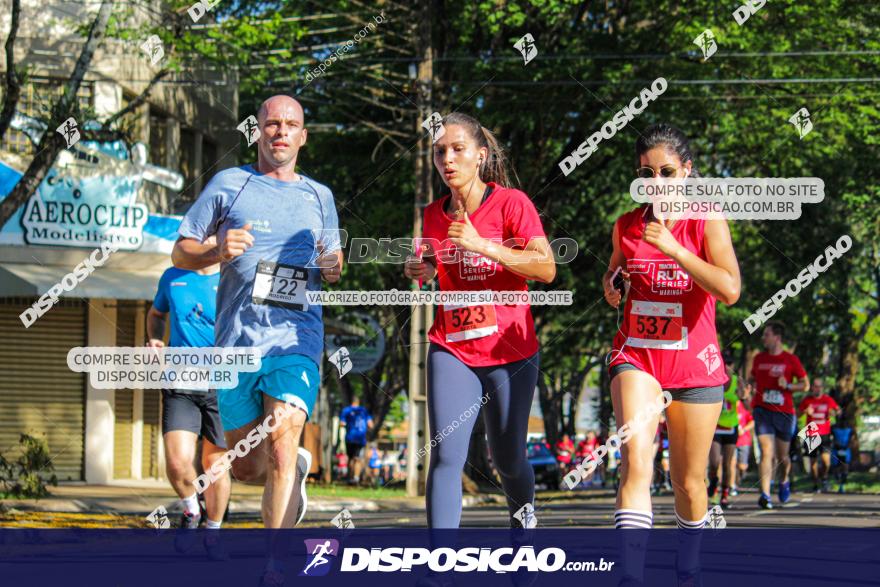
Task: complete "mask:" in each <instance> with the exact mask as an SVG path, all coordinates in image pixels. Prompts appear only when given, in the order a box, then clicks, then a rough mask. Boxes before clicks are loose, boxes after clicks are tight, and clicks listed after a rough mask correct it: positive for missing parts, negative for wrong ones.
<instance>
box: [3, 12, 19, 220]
mask: <svg viewBox="0 0 880 587" xmlns="http://www.w3.org/2000/svg"><path fill="white" fill-rule="evenodd" d="M19 17H21V0H12V20H11V22H10V24H9V36H8V37H6V91H5V92H3V110H2V111H0V139H2V138H3V137H4V136H5V135H6V131H7V130H9V125H10V124H11V123H12V116H13V115H14V114H15V107H16V106H17V105H18V99H19V98H20V97H21V80H20V79H19V78H18V72H17V71H16V70H15V37H16V36H17V35H18V21H19ZM0 226H3V224H2V223H0Z"/></svg>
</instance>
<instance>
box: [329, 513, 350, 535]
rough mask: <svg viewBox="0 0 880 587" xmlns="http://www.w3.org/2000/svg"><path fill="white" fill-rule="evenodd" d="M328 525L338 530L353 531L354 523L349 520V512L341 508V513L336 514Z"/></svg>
mask: <svg viewBox="0 0 880 587" xmlns="http://www.w3.org/2000/svg"><path fill="white" fill-rule="evenodd" d="M330 523H331V524H333V525H334V526H336V527H337V528H339V529H340V530H351V529H354V522H352V520H351V512H350V511H348V509H346V508H343V509H342V511H341V512H339V513H338V514H336V515H335V516H334V517H333V519H332V520H330Z"/></svg>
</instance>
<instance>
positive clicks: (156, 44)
mask: <svg viewBox="0 0 880 587" xmlns="http://www.w3.org/2000/svg"><path fill="white" fill-rule="evenodd" d="M141 51H143V52H144V53H146V54H147V57H149V58H150V65H156V64H157V63H159V62H160V61H162V58H163V57H165V47H163V46H162V39H160V38H159V36H158V35H150V36H149V37H147V40H146V41H144V42H143V43H141Z"/></svg>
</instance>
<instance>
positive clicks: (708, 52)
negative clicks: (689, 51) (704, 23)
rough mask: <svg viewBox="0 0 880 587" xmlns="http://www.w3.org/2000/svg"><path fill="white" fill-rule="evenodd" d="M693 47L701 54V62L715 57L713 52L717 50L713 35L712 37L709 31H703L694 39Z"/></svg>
mask: <svg viewBox="0 0 880 587" xmlns="http://www.w3.org/2000/svg"><path fill="white" fill-rule="evenodd" d="M694 45H696V46H697V47H699V48H700V51H702V52H703V61H706V60H707V59H709V58H710V57H712V56H713V55H715V51H717V50H718V43H716V42H715V35H713V34H712V31H711V30H709V29H706V30H704V31H703V32H702V33H700V36H698V37H697V38H696V39H694Z"/></svg>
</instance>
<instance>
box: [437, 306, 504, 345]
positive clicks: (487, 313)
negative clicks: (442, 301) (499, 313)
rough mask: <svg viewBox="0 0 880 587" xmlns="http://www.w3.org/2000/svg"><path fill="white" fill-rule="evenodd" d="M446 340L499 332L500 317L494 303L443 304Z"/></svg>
mask: <svg viewBox="0 0 880 587" xmlns="http://www.w3.org/2000/svg"><path fill="white" fill-rule="evenodd" d="M443 320H444V326H445V327H446V342H459V341H462V340H473V339H475V338H483V337H484V336H489V335H491V334H495V333H496V332H498V319H497V317H496V316H495V306H494V305H493V304H470V305H460V306H459V305H453V304H446V305H445V306H443Z"/></svg>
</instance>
